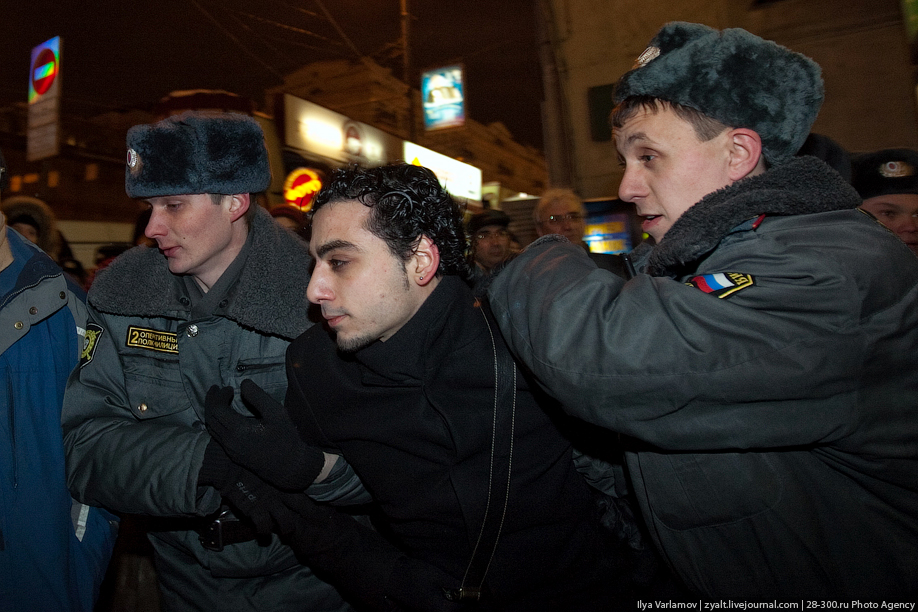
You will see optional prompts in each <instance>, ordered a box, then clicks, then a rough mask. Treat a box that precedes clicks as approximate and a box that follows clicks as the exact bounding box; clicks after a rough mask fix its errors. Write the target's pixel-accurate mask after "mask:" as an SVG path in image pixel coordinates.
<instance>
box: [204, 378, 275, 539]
mask: <svg viewBox="0 0 918 612" xmlns="http://www.w3.org/2000/svg"><path fill="white" fill-rule="evenodd" d="M230 397H232V389H230ZM198 484H199V485H210V486H212V487H214V488H215V489H217V491H219V492H220V496H221V497H222V498H223V500H224V501H225V502H226V503H228V504H229V505H231V506H232V507H233V510H234V511H235V514H236V516H238V517H239V518H246V519H248V520H249V521H250V522H251V523H252V525H253V526H254V527H255V531H256V532H257V533H258V535H262V536H263V535H268V534H270V533H271V527H272V522H271V512H272V507H274V506H280V507H284V506H283V502H282V501H281V497H280V496H281V495H282V493H281V492H280V491H278V490H277V489H275V488H274V487H272V486H271V485H270V484H268V483H266V482H265V481H264V480H262V479H261V478H259V477H258V476H256V475H255V474H253V473H252V472H250V471H248V470H247V469H245V468H243V467H242V466H240V465H237V464H235V463H233V462H232V460H230V458H229V457H228V456H227V455H226V453H225V452H223V449H222V448H221V447H220V445H219V444H217V442H215V441H213V440H211V442H210V444H208V445H207V449H206V450H205V451H204V463H203V465H202V466H201V471H200V472H199V473H198Z"/></svg>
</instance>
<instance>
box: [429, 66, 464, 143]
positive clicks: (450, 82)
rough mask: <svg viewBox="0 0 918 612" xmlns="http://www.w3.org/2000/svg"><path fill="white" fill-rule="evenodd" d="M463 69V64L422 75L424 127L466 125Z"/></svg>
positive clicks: (437, 128) (430, 128)
mask: <svg viewBox="0 0 918 612" xmlns="http://www.w3.org/2000/svg"><path fill="white" fill-rule="evenodd" d="M462 71H463V70H462V66H446V67H444V68H437V69H436V70H428V71H427V72H424V73H423V74H421V97H422V100H423V101H424V102H423V103H424V128H425V129H427V130H439V129H442V128H449V127H458V126H462V125H465V85H464V83H463V79H462Z"/></svg>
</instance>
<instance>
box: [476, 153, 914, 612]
mask: <svg viewBox="0 0 918 612" xmlns="http://www.w3.org/2000/svg"><path fill="white" fill-rule="evenodd" d="M859 202H860V198H859V197H858V196H857V194H856V193H855V192H854V191H853V190H852V189H851V188H850V187H849V186H848V185H847V184H846V183H844V181H843V180H842V179H841V177H840V176H838V175H837V174H836V173H835V172H834V171H832V170H830V169H829V168H828V166H826V165H825V164H823V163H822V162H820V161H819V160H817V159H815V158H812V157H804V158H799V159H794V160H792V161H790V162H787V163H785V164H783V165H781V166H777V167H775V168H773V169H771V170H768V171H767V172H765V173H764V174H762V175H760V176H756V177H751V178H748V179H745V180H743V181H740V182H738V183H736V184H734V185H732V186H730V187H727V188H724V189H722V190H720V191H717V192H715V193H712V194H710V195H708V196H706V197H705V198H703V199H702V200H701V201H700V202H699V203H697V204H695V206H694V207H692V208H691V209H689V210H688V211H687V212H686V213H685V214H684V215H683V216H682V217H681V218H680V219H679V220H678V221H677V222H676V223H675V224H674V225H673V227H672V228H671V229H670V231H669V232H668V233H667V235H666V237H665V238H664V239H663V240H662V241H661V242H660V243H659V244H658V245H657V246H656V247H654V249H653V251H652V252H651V253H650V256H649V258H648V259H647V262H646V265H645V266H644V267H643V270H644V273H643V274H638V275H637V276H636V277H635V278H634V279H632V280H630V281H628V282H625V281H622V280H621V279H618V278H616V277H614V276H613V275H611V274H608V273H606V272H605V271H602V270H597V269H596V267H595V265H593V264H592V263H591V262H590V261H589V259H588V258H587V257H585V256H584V254H583V253H582V249H579V248H577V247H574V246H572V245H570V244H566V243H561V242H557V241H554V242H552V241H546V242H545V243H541V244H539V243H537V244H536V245H534V246H533V247H531V248H529V249H528V250H527V251H525V252H524V253H523V254H522V255H521V256H519V257H518V258H517V259H516V260H515V261H514V262H513V263H512V264H511V265H510V266H508V267H507V269H505V270H504V271H503V272H501V274H500V275H499V276H498V277H497V279H496V280H495V281H494V282H493V284H492V285H491V288H490V297H491V300H492V305H493V309H494V312H495V315H496V316H497V319H498V324H499V325H500V327H501V331H502V332H503V333H504V337H505V338H506V339H507V343H508V345H509V346H510V347H511V349H512V350H513V351H514V352H515V353H516V354H517V355H518V356H519V357H520V358H521V360H522V361H523V362H525V363H526V364H527V365H528V366H529V367H531V368H532V370H533V372H534V373H535V375H536V377H537V378H538V379H539V380H540V381H541V382H542V383H543V384H544V385H545V387H546V388H547V389H548V390H549V391H550V392H551V393H552V394H553V395H555V396H556V397H557V398H559V399H560V400H561V402H562V403H563V404H564V410H565V411H566V412H569V413H570V414H572V415H575V416H578V417H581V418H583V419H585V420H586V421H589V422H591V423H595V424H598V425H601V426H604V427H607V428H609V429H611V430H613V431H617V432H620V433H622V434H627V435H628V436H631V437H632V444H631V445H630V452H628V453H627V462H628V467H629V471H630V474H631V477H632V480H633V483H634V490H635V494H636V498H637V500H638V502H639V504H640V506H641V510H642V514H643V516H644V519H645V520H646V522H647V524H648V527H649V529H650V533H651V536H652V538H653V540H654V541H655V543H656V545H657V547H658V549H659V550H660V551H661V552H662V554H663V556H664V558H665V559H666V560H667V562H668V563H669V564H670V566H671V567H672V568H673V569H674V570H675V571H676V572H677V573H678V575H679V576H681V577H682V579H683V580H684V581H685V582H686V583H687V584H688V585H689V586H690V587H691V588H692V589H693V590H695V591H697V592H698V593H699V594H701V595H703V596H707V597H710V598H713V599H733V600H736V601H739V600H751V601H758V600H768V601H771V600H772V599H773V598H777V599H791V600H795V601H800V600H801V599H805V600H819V599H836V600H839V601H842V600H848V601H850V600H853V599H858V598H860V599H861V600H871V601H879V600H880V599H881V598H884V597H886V598H897V597H898V598H905V599H908V597H910V596H911V597H913V596H914V595H915V594H916V589H918V581H916V579H915V578H916V576H918V368H916V367H915V356H916V355H918V307H916V306H918V260H916V258H915V256H914V255H913V254H912V253H911V252H910V251H909V250H908V248H906V247H905V245H904V244H902V243H901V242H900V241H899V240H898V239H897V238H896V236H895V235H894V234H892V233H891V232H889V231H888V230H886V229H885V228H883V227H882V226H881V225H880V224H879V223H877V222H876V221H875V220H874V219H872V218H870V217H869V216H868V215H866V214H864V213H862V212H860V211H858V210H854V207H856V206H857V205H858V204H859Z"/></svg>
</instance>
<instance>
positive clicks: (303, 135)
mask: <svg viewBox="0 0 918 612" xmlns="http://www.w3.org/2000/svg"><path fill="white" fill-rule="evenodd" d="M284 113H285V126H286V128H285V131H286V134H285V135H284V136H285V142H286V144H287V145H288V146H292V147H296V148H298V149H302V150H304V151H309V152H311V153H315V154H317V155H321V156H322V157H326V158H328V159H331V160H335V161H338V162H342V163H357V164H362V165H366V166H378V165H381V164H385V163H387V162H389V161H392V160H395V159H398V157H399V153H400V151H401V143H402V141H401V140H400V139H398V138H396V137H395V136H392V135H391V134H387V133H386V132H383V131H382V130H378V129H376V128H374V127H372V126H369V125H367V124H365V123H360V122H358V121H353V120H351V119H349V118H348V117H345V116H344V115H342V114H340V113H336V112H335V111H333V110H330V109H327V108H325V107H324V106H319V105H318V104H313V103H312V102H309V101H307V100H303V99H301V98H297V97H295V96H291V95H289V94H287V95H285V96H284Z"/></svg>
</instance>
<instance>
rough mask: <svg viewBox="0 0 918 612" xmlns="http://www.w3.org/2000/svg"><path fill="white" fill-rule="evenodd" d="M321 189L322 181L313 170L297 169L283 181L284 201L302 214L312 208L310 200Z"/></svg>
mask: <svg viewBox="0 0 918 612" xmlns="http://www.w3.org/2000/svg"><path fill="white" fill-rule="evenodd" d="M321 188H322V179H321V178H319V174H318V173H317V172H316V171H315V170H311V169H309V168H297V169H296V170H294V171H293V172H291V173H290V174H288V175H287V180H286V181H284V201H286V202H287V203H288V204H292V205H293V206H297V207H299V209H300V210H302V211H303V212H307V211H308V210H309V209H310V208H312V198H313V196H315V195H316V193H318V191H319V189H321Z"/></svg>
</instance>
